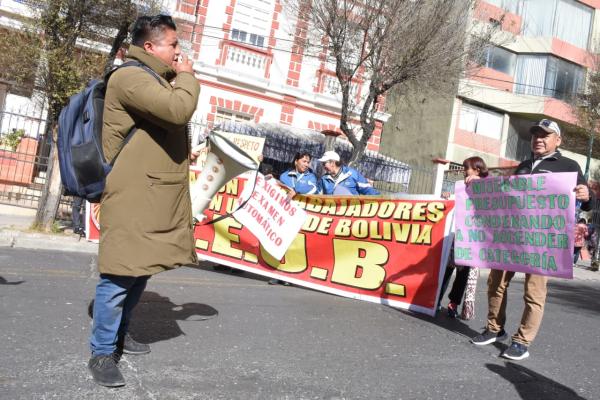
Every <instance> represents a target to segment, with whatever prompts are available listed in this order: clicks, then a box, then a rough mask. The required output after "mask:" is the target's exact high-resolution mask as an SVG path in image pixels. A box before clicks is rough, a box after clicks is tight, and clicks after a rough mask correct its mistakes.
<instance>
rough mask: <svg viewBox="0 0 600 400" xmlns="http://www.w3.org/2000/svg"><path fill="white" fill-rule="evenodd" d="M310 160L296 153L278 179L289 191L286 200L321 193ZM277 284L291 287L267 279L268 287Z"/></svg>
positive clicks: (284, 283) (302, 152)
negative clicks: (290, 164)
mask: <svg viewBox="0 0 600 400" xmlns="http://www.w3.org/2000/svg"><path fill="white" fill-rule="evenodd" d="M311 160H312V156H311V155H310V153H308V152H305V151H301V152H298V153H296V155H295V156H294V160H293V161H292V168H290V169H288V170H287V171H285V172H283V173H282V174H281V176H280V177H279V181H280V182H281V183H283V184H284V185H285V186H287V187H288V188H289V189H290V191H289V192H288V195H287V198H288V200H291V199H292V197H294V196H295V195H296V194H319V193H320V192H321V190H320V188H319V182H318V178H317V175H315V173H314V172H313V170H312V169H311V168H310V161H311ZM265 175H267V174H265ZM277 284H280V285H284V286H291V283H289V282H286V281H283V280H281V279H275V278H273V279H269V285H277Z"/></svg>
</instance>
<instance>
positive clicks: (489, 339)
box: [471, 329, 507, 346]
mask: <svg viewBox="0 0 600 400" xmlns="http://www.w3.org/2000/svg"><path fill="white" fill-rule="evenodd" d="M506 337H507V335H506V332H504V329H501V330H500V332H492V331H489V330H487V329H486V330H485V331H483V332H482V333H481V334H480V335H477V336H475V337H474V338H473V339H471V343H473V344H475V345H477V346H485V345H486V344H490V343H494V342H499V341H502V340H504V339H506Z"/></svg>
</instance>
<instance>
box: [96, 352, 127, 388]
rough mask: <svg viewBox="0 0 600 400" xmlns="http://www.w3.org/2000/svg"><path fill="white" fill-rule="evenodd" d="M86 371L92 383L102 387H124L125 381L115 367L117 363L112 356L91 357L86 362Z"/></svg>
mask: <svg viewBox="0 0 600 400" xmlns="http://www.w3.org/2000/svg"><path fill="white" fill-rule="evenodd" d="M88 369H89V370H90V372H91V373H92V378H94V381H95V382H96V383H97V384H99V385H102V386H107V387H118V386H124V385H125V379H124V378H123V375H121V371H119V367H117V362H116V361H115V358H114V357H113V355H112V354H102V355H99V356H92V358H90V361H89V362H88Z"/></svg>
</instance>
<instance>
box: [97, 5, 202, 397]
mask: <svg viewBox="0 0 600 400" xmlns="http://www.w3.org/2000/svg"><path fill="white" fill-rule="evenodd" d="M131 36H132V44H131V46H130V47H129V51H128V55H127V57H128V58H129V59H132V60H137V61H138V62H139V63H141V64H143V65H144V66H145V67H146V68H148V69H150V70H152V71H153V73H150V72H148V71H147V70H145V69H143V68H141V67H139V66H129V67H123V68H120V69H118V70H117V71H115V72H114V73H113V74H112V75H111V77H110V80H109V81H108V88H107V90H106V97H105V102H104V116H103V128H102V148H103V150H104V155H105V156H106V158H107V160H108V161H112V160H113V158H115V157H116V155H117V154H119V156H118V158H116V162H115V164H114V167H113V169H112V171H111V172H110V174H109V175H108V177H107V179H106V188H105V190H104V193H103V194H102V199H101V206H100V207H101V210H102V212H101V217H100V219H101V221H102V222H101V226H102V228H101V232H100V247H99V254H98V270H99V272H100V282H99V283H98V285H97V286H96V297H95V301H94V325H93V327H92V334H91V338H90V349H91V352H92V357H91V358H90V361H89V364H88V367H89V369H90V372H91V373H92V376H93V378H94V380H95V381H96V382H97V383H98V384H100V385H104V386H110V387H114V386H123V385H124V384H125V381H124V379H123V376H122V375H121V373H120V371H119V369H118V366H117V363H116V361H117V360H118V357H119V355H120V353H121V352H124V353H128V354H144V353H148V352H150V347H149V346H148V345H147V344H142V343H137V342H136V341H135V340H133V339H132V338H131V336H129V334H128V332H127V330H128V326H129V319H130V316H131V312H132V310H133V308H134V307H135V305H136V304H137V303H138V301H139V299H140V297H141V295H142V293H143V291H144V288H145V287H146V282H147V281H148V279H149V278H150V276H151V275H153V274H156V273H159V272H162V271H165V270H169V269H173V268H176V267H179V266H182V265H186V264H191V263H194V262H196V260H197V257H196V253H195V251H194V236H193V230H192V226H193V225H192V210H191V200H190V193H189V184H188V175H189V156H190V143H189V142H188V136H187V133H186V125H187V123H188V121H189V120H190V119H191V117H192V114H193V113H194V110H195V109H196V105H197V101H198V95H199V93H200V87H199V84H198V81H197V79H196V78H195V76H194V70H193V66H192V62H191V61H190V60H188V58H187V57H186V56H183V57H182V58H181V60H180V55H181V50H180V47H179V42H178V39H177V32H176V27H175V24H174V22H173V20H172V19H171V17H169V16H166V15H157V16H154V17H149V16H144V17H140V18H138V20H137V21H136V23H135V24H134V27H133V31H132V34H131ZM153 75H155V76H153ZM171 82H174V83H171ZM134 127H136V128H137V130H136V131H135V134H133V135H132V136H131V140H130V141H129V142H128V143H127V145H126V146H124V147H122V151H120V149H121V146H122V145H123V139H124V138H125V137H127V135H128V134H129V132H131V130H132V128H134ZM119 151H120V153H119Z"/></svg>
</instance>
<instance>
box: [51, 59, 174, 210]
mask: <svg viewBox="0 0 600 400" xmlns="http://www.w3.org/2000/svg"><path fill="white" fill-rule="evenodd" d="M125 67H138V68H142V69H144V70H145V71H147V72H148V73H150V74H151V75H152V76H154V77H155V78H156V80H158V82H159V83H160V84H161V85H163V82H162V81H161V79H160V77H159V76H158V74H157V73H156V72H154V71H153V70H152V69H150V68H149V67H147V66H146V65H144V64H142V63H141V62H139V61H128V62H126V63H124V64H122V65H120V66H118V67H116V68H114V69H113V70H112V71H110V72H109V73H108V74H106V76H105V77H104V79H94V80H92V81H90V82H89V83H88V85H87V87H86V88H85V89H84V90H82V91H81V92H79V93H77V94H74V95H73V96H71V97H70V98H69V103H68V104H67V105H66V106H65V107H64V108H63V109H62V110H61V112H60V115H59V117H58V137H57V140H56V143H57V145H58V162H59V165H60V177H61V180H62V183H63V186H64V188H65V194H67V195H74V196H79V197H83V198H84V199H86V200H88V201H90V202H92V203H97V202H99V201H100V197H101V196H102V192H103V191H104V185H105V183H106V176H107V175H108V173H109V172H110V171H111V169H112V166H113V164H114V162H115V160H116V158H117V156H118V155H119V153H120V152H121V150H123V147H124V146H125V145H126V144H127V142H129V140H130V139H131V138H132V137H133V134H134V133H135V131H136V130H137V128H136V127H133V128H132V129H131V131H130V132H129V133H128V134H127V136H126V137H125V140H124V141H123V143H122V144H121V148H120V149H119V151H118V152H117V155H116V156H115V157H114V158H113V160H112V162H110V163H107V162H106V159H105V158H104V152H103V151H102V113H103V112H104V96H105V94H106V87H107V84H108V79H109V78H110V76H111V75H112V74H113V73H114V72H115V71H116V70H117V69H120V68H125Z"/></svg>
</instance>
